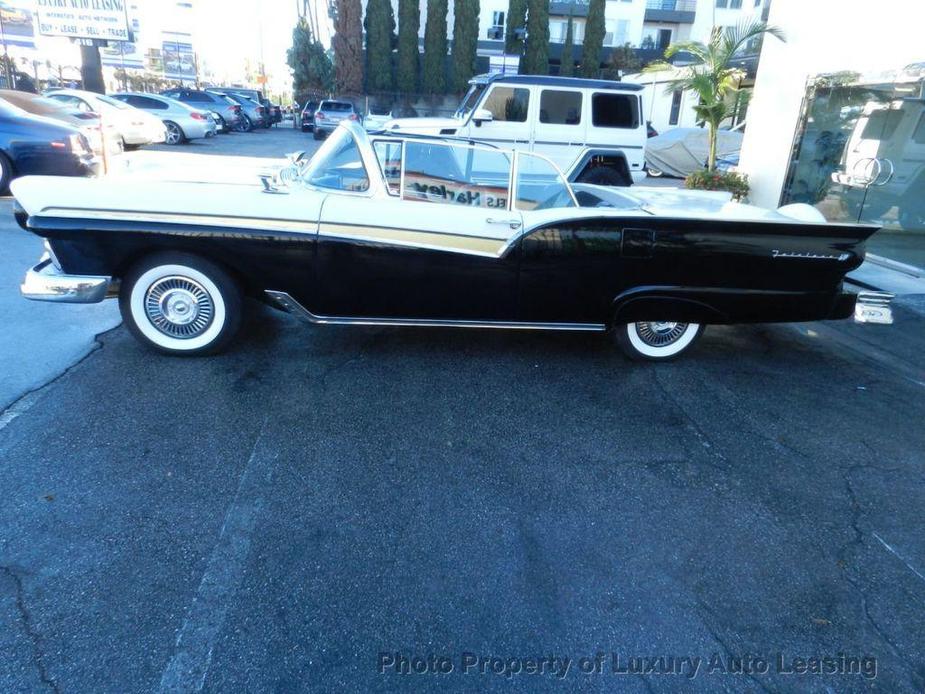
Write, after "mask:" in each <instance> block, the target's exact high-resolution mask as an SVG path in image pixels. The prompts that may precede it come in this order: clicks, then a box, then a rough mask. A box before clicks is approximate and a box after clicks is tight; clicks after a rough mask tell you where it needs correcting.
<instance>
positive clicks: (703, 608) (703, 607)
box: [697, 596, 774, 692]
mask: <svg viewBox="0 0 925 694" xmlns="http://www.w3.org/2000/svg"><path fill="white" fill-rule="evenodd" d="M697 608H698V610H697V611H698V614H699V616H700V623H701V624H703V626H704V628H705V629H706V630H707V633H708V634H709V635H710V638H712V639H713V640H714V641H716V643H718V644H719V645H720V647H722V649H723V651H725V653H726V656H727V657H728V658H729V659H730V661H732V660H735V658H736V657H737V656H735V655H734V654H733V652H732V649H731V648H729V645H728V644H727V643H726V641H725V639H723V638H722V637H721V636H720V635H719V632H718V631H717V630H716V629H715V628H713V626H712V625H711V624H710V620H709V619H707V618H706V616H711V617H714V618H715V617H716V613H714V612H713V610H711V609H710V607H709V606H708V605H707V604H706V603H705V602H704V601H703V599H702V598H701V597H700V596H697ZM704 613H706V614H704ZM738 657H741V656H738ZM743 674H745V676H746V677H747V678H748V679H750V680H751V681H752V682H754V683H755V685H756V686H757V687H758V688H759V689H761V690H762V691H765V692H773V691H774V690H773V689H771V688H770V687H769V686H768V685H767V684H765V683H764V682H762V681H761V680H760V679H758V678H757V677H755V676H754V675H752V674H750V673H743Z"/></svg>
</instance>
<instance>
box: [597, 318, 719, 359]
mask: <svg viewBox="0 0 925 694" xmlns="http://www.w3.org/2000/svg"><path fill="white" fill-rule="evenodd" d="M701 334H703V326H702V325H700V324H699V323H677V322H669V321H643V322H639V323H625V324H620V325H616V326H614V336H615V338H616V341H617V344H618V345H619V346H620V349H622V350H623V353H624V354H625V355H626V356H627V357H629V358H630V359H634V360H638V361H667V360H669V359H674V358H676V357H678V356H680V355H681V354H683V353H684V352H686V351H687V350H688V349H690V348H691V347H693V346H694V343H696V342H697V339H698V338H699V337H700V335H701Z"/></svg>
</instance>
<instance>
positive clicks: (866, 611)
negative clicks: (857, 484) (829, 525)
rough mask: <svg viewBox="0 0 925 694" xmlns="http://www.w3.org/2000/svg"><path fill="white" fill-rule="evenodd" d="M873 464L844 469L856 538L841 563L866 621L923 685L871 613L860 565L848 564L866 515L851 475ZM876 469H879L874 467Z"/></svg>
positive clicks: (845, 549) (860, 539)
mask: <svg viewBox="0 0 925 694" xmlns="http://www.w3.org/2000/svg"><path fill="white" fill-rule="evenodd" d="M872 467H874V466H872V465H861V464H856V465H851V466H849V467H847V468H845V469H843V470H842V479H843V480H844V482H845V490H846V493H847V495H848V500H849V504H850V510H851V520H850V526H851V529H852V531H853V532H854V539H853V540H850V541H848V542H846V543H845V544H844V545H843V546H842V547H841V549H840V550H839V552H838V555H839V563H840V565H841V568H842V570H843V571H844V574H845V580H846V581H847V582H848V585H850V586H851V587H852V588H853V589H854V590H855V591H856V592H857V593H858V595H859V596H860V597H861V611H862V613H863V615H864V619H865V621H866V622H867V623H868V624H869V625H870V626H871V628H872V629H873V630H874V633H875V634H876V635H877V636H878V637H879V638H880V640H881V641H882V642H883V643H885V644H886V645H887V646H888V647H889V648H890V650H891V651H892V652H893V654H894V655H895V656H896V657H897V658H899V660H900V662H902V663H903V664H904V665H905V666H906V667H907V668H908V670H909V672H910V676H911V678H912V681H913V682H915V683H916V686H921V684H922V682H921V681H920V680H921V677H920V676H919V675H918V672H917V670H916V664H915V663H914V662H913V661H912V660H911V659H910V658H909V656H907V655H906V654H905V653H903V651H902V649H900V647H899V646H898V645H897V644H896V642H895V641H894V640H893V639H892V638H891V637H890V636H889V634H887V633H886V631H885V630H884V629H883V628H882V627H881V626H880V624H878V623H877V620H875V619H874V617H873V615H872V614H871V613H870V605H869V603H868V591H867V590H866V589H865V588H864V587H863V586H862V585H861V570H860V566H857V567H855V568H854V569H853V570H852V569H851V567H849V565H848V554H849V552H850V551H851V550H852V548H858V547H860V546H861V545H863V544H864V531H863V530H862V529H861V526H860V524H861V518H862V517H863V516H864V515H865V514H864V510H863V508H862V507H861V503H860V500H859V499H858V494H857V492H856V491H855V489H854V485H853V484H852V482H851V475H852V473H853V472H854V471H855V470H858V469H865V468H872ZM874 469H877V468H875V467H874ZM852 573H855V574H856V575H855V576H852Z"/></svg>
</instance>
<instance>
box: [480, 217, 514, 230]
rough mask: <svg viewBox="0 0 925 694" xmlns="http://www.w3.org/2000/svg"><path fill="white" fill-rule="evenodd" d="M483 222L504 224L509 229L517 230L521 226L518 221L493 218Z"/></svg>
mask: <svg viewBox="0 0 925 694" xmlns="http://www.w3.org/2000/svg"><path fill="white" fill-rule="evenodd" d="M485 221H486V222H488V223H489V224H504V225H505V226H509V227H511V229H519V228H520V225H521V224H522V222H521V221H520V220H519V219H496V218H495V217H489V218H488V219H486V220H485Z"/></svg>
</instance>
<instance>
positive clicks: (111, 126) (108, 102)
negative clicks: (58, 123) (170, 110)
mask: <svg viewBox="0 0 925 694" xmlns="http://www.w3.org/2000/svg"><path fill="white" fill-rule="evenodd" d="M45 96H47V97H48V98H49V99H54V100H55V101H60V102H61V103H64V104H69V105H71V106H73V107H75V108H76V109H77V110H78V111H92V112H94V113H97V114H99V116H100V118H101V119H102V122H103V127H104V128H105V129H106V130H107V132H108V131H109V130H113V131H115V133H117V134H118V137H119V140H120V141H121V143H122V146H123V147H140V146H141V145H150V144H155V143H158V142H164V141H166V139H167V129H166V128H165V127H164V124H163V123H162V122H161V119H160V118H157V117H155V116H152V115H151V114H149V113H146V112H145V111H142V110H141V109H137V108H134V107H132V106H129V105H128V104H124V103H122V102H121V101H117V100H116V99H113V98H112V97H109V96H106V95H105V94H97V93H96V92H88V91H84V90H82V89H54V90H52V91H49V92H47V93H46V94H45Z"/></svg>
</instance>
